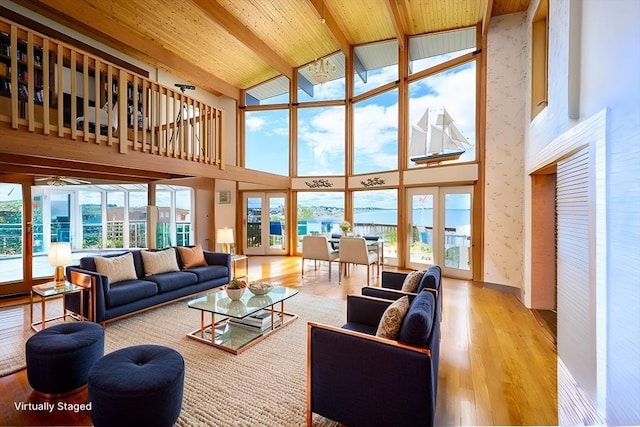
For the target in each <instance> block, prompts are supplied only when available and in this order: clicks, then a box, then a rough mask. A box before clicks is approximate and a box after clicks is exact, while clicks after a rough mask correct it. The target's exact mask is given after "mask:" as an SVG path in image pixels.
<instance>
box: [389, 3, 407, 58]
mask: <svg viewBox="0 0 640 427" xmlns="http://www.w3.org/2000/svg"><path fill="white" fill-rule="evenodd" d="M384 3H385V6H387V10H388V11H389V17H390V18H391V23H392V24H393V29H394V30H395V32H396V39H397V40H398V47H399V48H400V50H404V49H405V39H406V37H405V36H406V28H407V27H406V26H405V25H404V24H405V22H406V20H405V19H404V18H405V17H404V16H403V15H402V13H401V12H400V9H399V8H398V3H397V2H396V0H386V1H385V2H384Z"/></svg>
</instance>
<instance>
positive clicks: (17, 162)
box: [0, 153, 175, 182]
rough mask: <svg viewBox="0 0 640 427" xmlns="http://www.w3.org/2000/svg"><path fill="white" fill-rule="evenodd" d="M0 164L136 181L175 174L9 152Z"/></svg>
mask: <svg viewBox="0 0 640 427" xmlns="http://www.w3.org/2000/svg"><path fill="white" fill-rule="evenodd" d="M0 164H1V165H2V171H3V172H15V173H32V174H40V175H72V176H73V177H77V178H93V179H128V180H134V181H137V182H149V181H154V180H158V179H171V178H174V177H175V175H172V174H169V173H163V172H157V171H147V170H142V169H130V168H124V167H118V166H108V165H89V164H87V163H82V162H77V161H71V160H60V159H52V158H47V157H36V156H25V155H21V154H11V153H3V154H2V160H1V161H0Z"/></svg>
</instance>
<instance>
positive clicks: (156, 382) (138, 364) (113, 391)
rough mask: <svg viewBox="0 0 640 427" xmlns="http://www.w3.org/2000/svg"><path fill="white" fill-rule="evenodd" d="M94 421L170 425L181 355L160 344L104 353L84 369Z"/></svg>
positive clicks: (180, 381)
mask: <svg viewBox="0 0 640 427" xmlns="http://www.w3.org/2000/svg"><path fill="white" fill-rule="evenodd" d="M88 390H89V401H90V402H91V419H92V421H93V423H94V425H95V427H102V426H107V427H113V426H136V427H141V426H154V427H160V426H172V425H173V424H174V423H175V422H176V420H177V419H178V416H179V415H180V410H181V409H182V394H183V391H184V359H183V358H182V356H181V355H180V353H178V352H177V351H175V350H173V349H171V348H168V347H164V346H160V345H138V346H133V347H127V348H123V349H120V350H117V351H114V352H113V353H109V354H107V355H106V356H104V357H103V358H102V359H100V360H98V361H97V362H96V363H95V365H93V368H91V371H90V372H89V380H88Z"/></svg>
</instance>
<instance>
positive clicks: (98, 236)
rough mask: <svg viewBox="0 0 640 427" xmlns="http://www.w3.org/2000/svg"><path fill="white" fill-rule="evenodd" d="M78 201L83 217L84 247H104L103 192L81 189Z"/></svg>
mask: <svg viewBox="0 0 640 427" xmlns="http://www.w3.org/2000/svg"><path fill="white" fill-rule="evenodd" d="M78 203H79V204H80V215H81V217H82V225H81V227H82V230H81V232H82V249H100V248H102V230H103V227H102V216H103V213H102V212H103V210H102V193H101V192H100V191H79V192H78Z"/></svg>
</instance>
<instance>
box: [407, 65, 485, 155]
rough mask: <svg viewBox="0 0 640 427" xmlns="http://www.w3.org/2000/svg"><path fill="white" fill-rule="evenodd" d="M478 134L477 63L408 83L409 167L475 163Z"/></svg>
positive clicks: (456, 67)
mask: <svg viewBox="0 0 640 427" xmlns="http://www.w3.org/2000/svg"><path fill="white" fill-rule="evenodd" d="M475 134H476V62H475V60H472V61H469V62H466V63H463V64H461V65H458V66H455V67H452V68H449V69H447V70H445V71H442V72H439V73H437V74H433V75H430V76H428V77H425V78H422V79H419V80H416V81H413V82H411V83H410V84H409V123H408V136H409V150H408V153H409V166H410V167H414V166H420V165H424V164H425V162H428V161H429V160H430V159H432V160H433V159H435V160H436V161H438V160H439V159H453V160H450V161H452V162H462V161H473V160H475V158H476V150H475V142H476V138H475ZM455 153H458V156H459V157H458V158H457V159H456V158H455V156H454V155H453V154H455ZM448 154H451V157H446V156H447V155H448ZM438 156H440V157H438Z"/></svg>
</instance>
